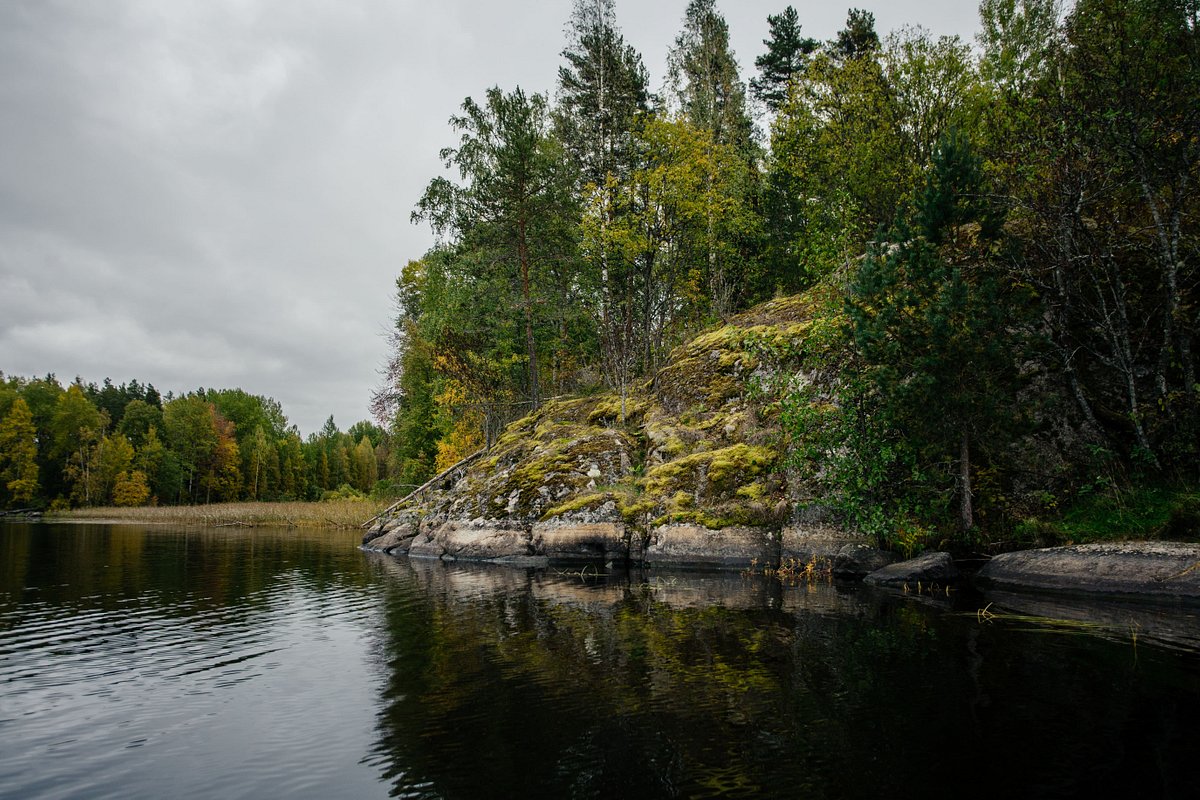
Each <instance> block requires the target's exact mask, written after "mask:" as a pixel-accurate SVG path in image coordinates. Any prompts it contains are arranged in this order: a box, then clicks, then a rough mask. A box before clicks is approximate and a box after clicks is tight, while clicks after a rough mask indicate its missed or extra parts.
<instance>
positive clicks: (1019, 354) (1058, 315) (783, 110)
mask: <svg viewBox="0 0 1200 800" xmlns="http://www.w3.org/2000/svg"><path fill="white" fill-rule="evenodd" d="M1198 7H1200V4H1198V3H1197V2H1196V0H1079V2H1077V3H1075V4H1074V5H1073V7H1069V8H1067V7H1063V5H1062V4H1061V3H1059V2H1057V0H984V2H983V3H982V4H981V5H980V8H979V13H980V16H981V26H980V28H981V30H980V33H979V35H978V37H977V39H976V41H975V42H973V43H972V42H964V41H962V40H960V39H959V38H957V37H952V36H951V37H946V36H943V37H934V36H932V35H931V34H929V33H928V32H927V31H926V30H924V29H922V28H920V27H905V28H902V29H900V30H897V31H893V32H891V33H888V34H886V35H881V34H880V32H878V31H877V30H876V28H875V21H874V17H873V15H872V14H870V13H868V12H865V11H862V10H859V9H851V10H850V11H849V12H848V15H847V17H846V22H845V25H844V27H843V28H842V29H841V30H840V31H838V32H837V34H836V36H835V37H834V38H833V39H831V40H829V41H818V40H816V39H813V38H811V37H809V36H807V35H805V32H804V29H803V20H802V19H801V18H800V15H799V14H798V13H797V12H796V10H795V9H794V8H792V7H787V8H785V9H782V10H781V11H780V13H779V14H777V15H771V16H770V17H769V18H768V22H769V36H768V38H767V39H766V40H765V41H764V42H763V49H762V51H761V52H760V53H759V54H757V55H756V57H755V58H754V66H755V67H756V71H755V74H754V76H753V77H752V78H751V79H750V80H749V82H748V83H747V82H746V81H745V80H744V79H743V76H742V74H741V73H740V71H739V64H738V61H737V59H736V58H735V54H734V53H733V52H731V50H730V46H729V31H728V26H727V24H726V22H725V20H724V18H723V17H722V15H721V13H720V11H719V9H718V8H717V6H716V4H715V2H714V0H692V1H691V2H690V3H689V4H688V6H687V8H686V12H685V14H684V17H683V20H682V29H681V30H680V32H679V34H678V37H677V38H676V40H675V42H674V46H673V47H672V48H671V50H670V52H669V54H668V59H667V63H668V65H669V66H668V75H667V76H666V78H665V80H664V81H663V82H662V84H661V89H660V90H659V91H657V92H656V91H653V90H652V85H651V80H650V76H649V74H648V72H647V70H646V68H645V66H644V64H643V61H642V57H641V55H640V54H639V53H638V52H636V51H635V50H634V49H633V48H632V47H631V46H630V45H629V44H628V43H627V42H626V41H625V39H624V38H623V35H622V33H621V31H620V27H619V25H618V23H617V20H616V14H615V10H614V5H613V3H612V2H611V0H576V3H575V5H574V9H573V13H572V14H571V16H570V18H569V20H568V23H567V41H566V45H565V48H564V50H563V52H562V62H561V66H560V67H559V70H558V76H557V91H556V93H555V96H554V97H553V98H551V97H549V96H546V95H541V94H536V93H527V92H525V91H523V90H522V89H520V88H513V89H511V90H510V89H506V88H502V87H493V88H490V89H487V90H486V91H484V92H483V93H482V94H481V95H480V96H478V97H477V98H468V99H467V100H466V101H465V102H464V103H463V104H462V107H461V113H460V114H458V115H456V116H454V117H453V118H451V120H450V124H451V126H452V128H453V130H454V132H455V136H456V137H457V141H453V142H452V143H451V144H450V146H448V147H446V149H444V150H443V151H442V152H441V157H442V160H443V162H444V166H445V169H446V171H445V174H444V175H443V176H440V177H435V178H434V179H433V180H431V181H430V183H429V185H428V188H427V190H426V191H425V193H424V195H423V196H422V197H421V199H420V201H419V203H418V204H417V207H416V209H415V210H414V212H413V220H414V221H415V222H422V223H428V224H429V225H430V226H431V227H432V228H433V230H434V232H435V233H436V234H437V236H438V244H437V245H436V246H435V247H434V248H433V249H431V250H430V251H429V252H428V253H426V254H425V255H424V256H423V257H422V258H421V259H419V260H416V261H412V262H411V263H409V264H408V265H407V266H406V267H405V268H404V270H403V272H402V274H401V276H400V278H399V280H398V282H397V287H398V308H399V314H398V318H397V324H396V330H395V339H394V357H393V359H392V361H391V364H390V369H389V375H388V377H387V380H386V382H385V383H384V385H383V387H382V389H381V390H380V391H379V393H378V394H377V396H376V397H375V411H376V413H377V415H378V417H379V419H380V420H382V421H386V423H387V426H388V428H389V430H390V433H391V447H392V464H393V469H394V470H395V472H394V475H395V476H396V478H397V479H399V480H402V481H404V482H408V483H416V482H419V481H420V480H421V479H423V478H425V477H426V476H429V475H430V474H432V473H433V472H435V471H437V470H438V469H440V468H443V467H446V466H448V465H450V464H453V463H454V462H455V461H457V460H458V459H460V458H462V457H464V456H466V455H468V454H469V453H471V452H473V451H475V450H476V449H478V448H480V447H484V446H487V445H488V444H489V443H490V442H491V441H493V439H494V437H495V436H496V434H497V432H498V431H499V429H500V428H501V427H502V426H503V425H504V424H505V423H506V422H508V421H510V420H512V419H514V418H516V417H519V416H521V415H523V414H525V413H528V412H529V411H531V410H534V409H537V408H538V406H539V405H540V404H541V403H542V402H544V400H545V399H546V398H548V397H552V396H558V395H563V394H568V393H579V392H592V391H600V390H610V391H615V392H617V393H619V394H620V395H621V396H622V397H624V396H625V394H626V392H627V391H629V389H630V388H631V387H633V386H635V385H638V384H639V382H642V381H646V380H653V378H654V376H655V375H656V374H657V373H658V370H660V368H661V367H662V366H663V365H664V361H665V360H666V359H667V358H668V356H669V354H670V352H671V349H672V347H673V346H675V345H677V344H679V343H680V342H681V341H683V340H685V339H686V338H687V337H688V336H691V335H694V334H695V333H697V332H698V331H700V330H701V329H703V328H704V327H705V326H708V325H711V324H714V323H716V322H719V321H720V320H722V319H724V318H727V317H728V316H729V315H730V314H732V313H734V312H737V311H740V310H743V309H746V308H748V307H750V306H752V305H753V304H755V303H758V302H760V301H763V300H766V299H770V298H772V297H774V296H778V295H780V294H789V293H797V292H809V293H812V294H813V296H814V297H818V296H819V297H822V298H825V299H824V301H823V302H824V304H825V305H824V311H823V318H822V321H823V323H825V324H822V325H819V326H815V327H814V335H813V339H812V341H811V343H810V345H809V347H810V349H811V350H812V353H811V355H812V357H813V358H815V359H817V360H818V361H820V362H821V364H822V369H821V372H822V374H821V375H820V376H819V377H820V380H817V381H811V380H797V381H794V382H793V384H794V385H793V386H791V388H787V387H785V389H784V399H783V402H782V405H783V407H784V409H785V412H784V413H783V414H782V415H781V420H782V422H783V424H782V426H781V427H782V430H781V435H782V436H785V437H791V439H792V445H791V453H792V455H791V459H790V468H792V469H808V470H809V471H810V472H811V473H813V474H815V475H817V476H818V477H819V478H820V480H822V481H824V483H825V485H826V494H827V495H828V496H829V497H832V498H834V500H835V502H836V503H837V504H838V505H839V506H840V509H841V512H842V513H843V514H844V517H845V521H846V522H848V523H849V524H852V525H854V526H856V527H858V528H860V529H863V530H867V531H874V532H876V533H880V534H881V538H886V536H884V535H882V534H883V532H885V531H888V532H891V533H889V534H888V535H891V536H894V535H896V534H895V531H898V530H903V529H905V528H906V527H908V528H914V529H918V530H930V529H946V530H954V529H957V530H958V531H959V532H966V531H977V530H979V529H980V528H981V527H983V528H991V529H994V530H1000V529H1011V528H1012V527H1013V526H1014V525H1016V524H1018V523H1019V521H1020V520H1022V519H1025V520H1028V519H1031V518H1036V517H1038V516H1053V515H1055V514H1057V513H1059V512H1060V511H1061V510H1062V509H1063V508H1064V507H1066V506H1068V505H1070V504H1071V503H1074V502H1077V501H1080V500H1081V499H1086V498H1087V497H1100V496H1104V497H1107V498H1109V499H1112V498H1113V497H1116V498H1117V500H1116V502H1117V503H1118V504H1119V503H1121V502H1124V501H1123V500H1122V499H1121V498H1122V497H1127V496H1128V495H1122V494H1121V493H1122V492H1127V491H1128V490H1129V489H1130V488H1132V487H1159V488H1162V487H1174V489H1173V490H1177V489H1179V487H1184V488H1186V487H1194V486H1195V482H1196V478H1197V470H1198V469H1200V458H1198V456H1200V452H1198V450H1200V444H1198V442H1200V402H1198V399H1200V385H1198V384H1197V377H1196V368H1195V355H1194V352H1193V348H1192V341H1193V338H1194V336H1195V334H1196V332H1197V328H1198V321H1197V299H1198V298H1197V255H1198V252H1197V242H1198V240H1197V222H1198V219H1197V211H1198V210H1200V206H1198V204H1197V191H1196V182H1197V179H1198V178H1200V176H1198V175H1197V163H1198V156H1200V39H1198V32H1197V16H1198ZM810 377H811V376H810Z"/></svg>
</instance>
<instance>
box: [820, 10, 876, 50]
mask: <svg viewBox="0 0 1200 800" xmlns="http://www.w3.org/2000/svg"><path fill="white" fill-rule="evenodd" d="M829 49H830V52H831V53H832V54H833V56H834V57H835V58H838V59H840V60H842V61H849V60H852V59H856V58H867V57H870V56H873V55H874V54H875V53H877V52H878V51H879V34H878V33H876V32H875V15H874V14H872V13H871V12H869V11H864V10H863V9H861V8H852V9H850V10H849V11H848V12H847V13H846V27H844V28H842V29H841V30H840V31H838V34H837V38H836V39H834V40H833V41H832V42H830V43H829Z"/></svg>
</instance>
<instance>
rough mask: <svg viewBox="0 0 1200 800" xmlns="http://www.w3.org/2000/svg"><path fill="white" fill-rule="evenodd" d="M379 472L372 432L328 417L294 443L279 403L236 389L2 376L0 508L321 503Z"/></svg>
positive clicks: (373, 481) (380, 450)
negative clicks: (342, 426) (175, 390)
mask: <svg viewBox="0 0 1200 800" xmlns="http://www.w3.org/2000/svg"><path fill="white" fill-rule="evenodd" d="M387 463H388V447H387V444H386V442H385V436H384V432H383V430H382V429H380V428H379V427H378V426H376V425H374V424H372V423H369V422H359V423H357V424H355V425H353V426H352V427H351V428H350V430H349V431H348V432H342V431H340V430H338V428H337V426H336V425H335V424H334V421H333V417H330V418H329V419H328V420H327V421H326V423H325V426H324V427H323V428H322V429H321V431H320V432H319V433H315V434H312V435H310V436H309V437H308V439H307V440H301V438H300V433H299V431H298V430H297V428H296V427H295V426H294V425H290V424H289V423H288V420H287V417H286V416H285V415H284V413H283V409H282V408H281V407H280V405H279V403H278V402H277V401H275V400H274V399H272V398H269V397H262V396H260V395H252V394H248V393H246V392H244V391H242V390H241V389H198V390H196V391H194V392H188V393H186V394H182V395H179V396H174V395H172V394H170V393H168V394H167V396H166V397H165V398H164V397H162V396H161V395H160V394H159V392H158V391H157V390H156V389H155V388H154V386H152V385H150V384H145V385H143V384H141V383H139V382H138V381H136V380H132V381H129V383H123V384H120V385H114V384H113V383H112V381H111V380H108V379H105V381H104V383H103V384H102V385H100V386H97V385H96V384H94V383H83V382H81V381H79V380H78V379H77V380H76V381H75V382H74V383H72V384H70V385H69V386H66V387H65V388H64V387H63V386H62V384H61V383H59V381H58V380H57V379H56V378H55V377H54V376H53V375H47V376H46V377H45V378H34V379H30V378H21V377H5V376H4V375H3V374H0V508H19V507H30V508H46V507H52V506H60V507H61V506H66V505H70V506H106V505H118V506H141V505H148V504H156V503H157V504H181V503H209V502H218V501H233V500H306V499H320V498H321V497H322V496H323V495H326V494H327V493H330V492H334V493H340V494H343V495H345V494H351V493H354V492H358V493H369V492H371V491H372V490H375V489H377V488H380V489H382V487H380V486H378V483H379V478H380V476H381V475H385V474H386V472H387ZM339 490H340V492H339Z"/></svg>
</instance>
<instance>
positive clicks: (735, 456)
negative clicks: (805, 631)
mask: <svg viewBox="0 0 1200 800" xmlns="http://www.w3.org/2000/svg"><path fill="white" fill-rule="evenodd" d="M821 301H822V297H821V296H820V295H818V294H816V293H809V294H805V295H797V296H792V297H786V298H779V299H776V300H773V301H771V302H768V303H765V304H763V305H761V306H758V307H756V308H755V309H753V310H751V311H748V312H746V313H744V314H740V315H738V316H736V317H733V318H732V319H730V320H729V321H728V322H727V323H726V324H724V325H722V326H721V327H719V328H717V329H714V330H710V331H708V332H706V333H704V334H702V335H700V336H698V337H696V338H695V339H692V340H691V341H689V342H687V343H686V344H684V345H682V346H680V347H678V348H676V350H675V351H674V352H673V353H672V354H671V357H670V359H668V362H667V366H666V367H664V368H663V369H662V370H660V371H659V372H658V374H657V375H655V376H654V378H653V379H652V380H650V381H647V382H646V383H645V384H643V385H641V386H638V387H635V388H634V389H633V390H632V391H631V392H629V394H628V395H627V396H625V397H621V396H619V395H617V394H615V393H612V392H606V393H599V394H595V395H591V396H586V397H573V398H567V399H556V400H552V401H549V402H547V403H545V404H544V405H543V406H542V407H541V408H540V409H539V410H538V411H537V412H536V413H534V414H531V415H530V416H528V417H525V418H524V419H521V420H519V421H517V422H515V423H513V424H512V425H511V426H509V428H508V429H507V430H506V431H505V433H504V434H503V435H502V436H501V437H500V439H499V440H498V441H497V443H496V444H495V445H494V446H493V447H492V449H491V450H490V451H489V452H488V453H486V454H484V455H482V456H479V457H477V458H475V459H474V460H472V461H471V462H470V463H469V464H466V465H465V466H464V467H463V468H461V469H457V470H455V469H452V470H449V471H447V473H445V476H446V477H445V478H444V479H439V480H435V481H433V482H432V484H431V485H428V486H427V487H424V488H423V490H422V491H420V492H418V493H417V494H416V495H415V496H413V497H412V498H411V499H410V500H409V501H408V502H407V503H405V504H403V505H402V506H401V507H399V508H396V509H393V510H392V511H391V512H390V513H389V514H388V515H387V516H385V517H383V518H381V519H380V520H378V521H377V522H376V523H375V524H374V525H373V526H372V527H371V529H370V530H369V531H368V532H367V534H366V536H365V537H364V546H365V547H367V548H369V549H372V550H379V551H384V552H389V553H393V554H407V555H409V556H412V557H417V558H441V559H447V560H449V559H471V560H480V561H502V562H509V563H527V564H540V563H578V562H601V563H610V562H619V561H630V562H634V563H640V564H647V565H651V566H656V565H662V566H681V567H713V568H737V569H743V568H746V567H747V566H749V565H751V564H771V563H776V564H777V563H779V562H780V561H781V560H784V561H786V560H793V561H809V560H811V559H812V558H814V557H816V558H818V559H829V560H830V561H831V562H836V563H837V565H838V569H839V570H841V571H842V572H843V573H844V574H848V575H856V576H861V575H863V574H865V573H866V572H869V571H871V570H872V569H875V568H877V567H879V566H882V565H884V564H886V563H888V562H889V561H890V560H891V559H890V558H889V557H887V556H885V555H882V554H880V553H879V552H878V551H875V550H873V549H872V548H870V547H869V546H868V543H867V542H866V540H865V539H864V538H863V537H860V536H856V535H854V534H852V533H849V532H847V531H844V530H841V529H840V528H838V527H837V526H836V525H835V524H832V523H831V522H830V521H829V520H828V519H827V518H826V516H825V515H824V514H823V513H822V512H821V510H820V507H819V506H813V505H812V504H810V507H809V510H808V511H805V512H803V513H799V512H797V511H796V509H797V508H798V506H800V505H801V503H800V502H799V500H800V499H801V498H802V496H803V495H804V491H805V489H804V486H802V485H801V482H800V481H799V480H798V479H796V478H795V476H794V475H791V474H789V471H788V470H787V469H786V464H785V460H786V459H785V456H786V445H785V443H784V440H783V436H782V434H781V431H780V428H781V426H780V425H779V416H780V403H779V399H780V396H781V395H782V393H783V392H786V391H789V390H790V389H793V388H795V387H796V386H797V385H799V384H809V385H811V384H817V385H819V384H820V381H821V376H820V375H819V374H817V372H816V371H815V370H812V369H810V368H809V367H808V365H807V364H806V358H805V353H806V348H807V347H808V342H809V340H810V338H811V334H812V332H813V326H814V325H820V324H821V321H820V317H819V315H818V314H816V313H815V312H816V310H817V304H818V303H820V302H821Z"/></svg>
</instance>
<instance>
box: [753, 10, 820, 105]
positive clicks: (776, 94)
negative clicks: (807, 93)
mask: <svg viewBox="0 0 1200 800" xmlns="http://www.w3.org/2000/svg"><path fill="white" fill-rule="evenodd" d="M767 25H768V26H769V28H770V36H769V37H768V38H766V39H763V44H764V45H766V46H767V50H766V52H765V53H763V54H762V55H760V56H759V57H758V58H756V59H754V66H756V67H758V77H756V78H752V79H751V80H750V92H751V94H753V95H754V98H755V99H756V100H758V101H759V102H761V103H765V104H766V105H767V107H768V108H770V109H771V110H772V111H778V110H779V107H780V106H781V105H782V104H783V101H784V100H787V96H788V86H789V85H790V84H791V83H792V82H793V81H795V80H797V79H798V78H799V77H800V76H801V75H803V74H804V68H805V65H806V64H807V63H808V57H809V55H811V54H812V53H813V52H815V51H816V49H817V47H818V46H820V42H818V41H817V40H816V39H813V38H810V37H807V36H801V35H800V27H801V26H800V17H799V15H798V14H797V13H796V9H795V8H793V7H792V6H788V7H787V8H785V9H784V10H783V11H782V12H781V13H779V14H770V15H768V16H767Z"/></svg>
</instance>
